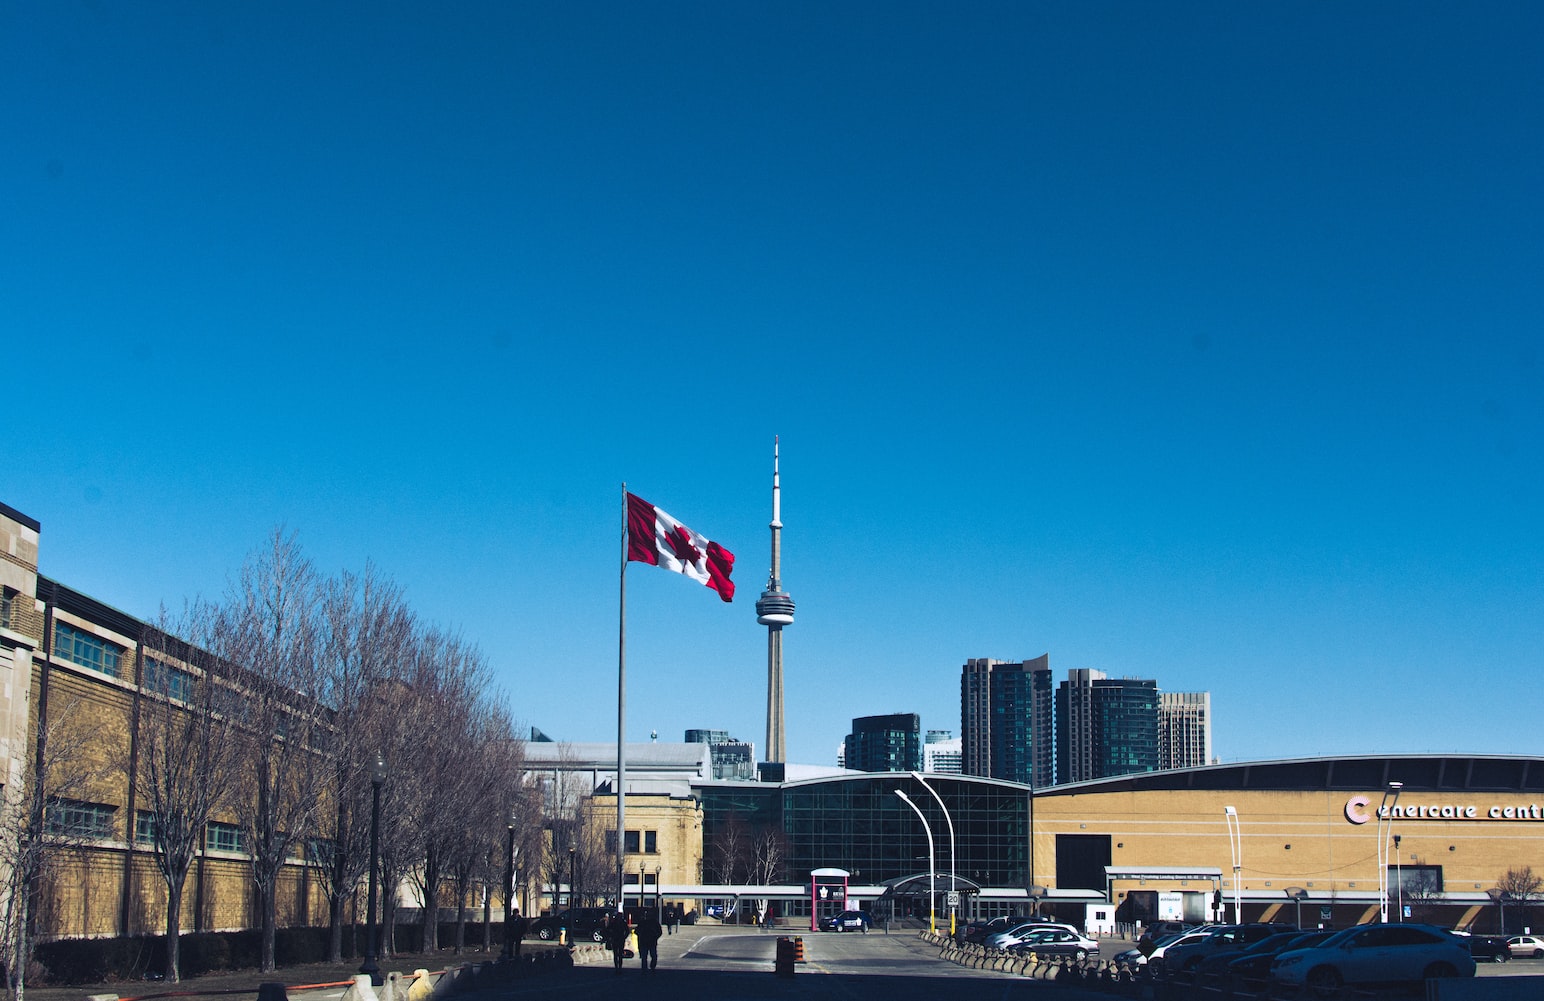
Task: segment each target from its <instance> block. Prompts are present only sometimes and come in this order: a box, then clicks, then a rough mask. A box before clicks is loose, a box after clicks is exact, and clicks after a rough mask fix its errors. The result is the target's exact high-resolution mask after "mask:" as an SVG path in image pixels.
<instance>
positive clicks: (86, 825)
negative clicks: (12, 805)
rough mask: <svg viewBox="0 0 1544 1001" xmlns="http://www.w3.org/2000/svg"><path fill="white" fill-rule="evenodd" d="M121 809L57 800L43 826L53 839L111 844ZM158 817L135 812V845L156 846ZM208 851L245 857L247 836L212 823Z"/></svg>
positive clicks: (207, 832)
mask: <svg viewBox="0 0 1544 1001" xmlns="http://www.w3.org/2000/svg"><path fill="white" fill-rule="evenodd" d="M117 824H118V808H117V807H116V806H110V805H108V804H106V803H89V802H85V801H83V800H78V799H53V800H50V801H49V802H48V805H47V808H46V809H45V810H44V814H43V825H44V828H45V829H46V830H47V831H48V833H49V834H50V835H53V836H54V837H61V838H72V839H92V840H101V841H107V840H111V839H112V838H113V837H114V836H115V835H116V833H117ZM155 824H156V818H155V814H153V813H151V812H150V811H148V810H136V811H134V843H135V844H140V845H151V844H154V843H155V830H156V828H155ZM204 848H205V849H207V850H209V851H216V852H237V853H245V852H246V850H247V838H246V832H245V831H243V830H242V829H241V828H240V827H238V826H237V825H235V824H224V823H220V822H219V821H210V822H209V823H208V824H207V825H205V827H204Z"/></svg>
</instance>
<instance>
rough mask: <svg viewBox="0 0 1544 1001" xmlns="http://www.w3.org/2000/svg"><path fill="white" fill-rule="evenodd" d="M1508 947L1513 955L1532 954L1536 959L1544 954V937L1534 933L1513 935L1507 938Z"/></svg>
mask: <svg viewBox="0 0 1544 1001" xmlns="http://www.w3.org/2000/svg"><path fill="white" fill-rule="evenodd" d="M1506 947H1507V948H1508V949H1510V950H1511V952H1512V955H1513V956H1532V957H1533V958H1534V959H1537V958H1539V957H1540V956H1544V938H1538V937H1536V936H1533V935H1513V936H1512V937H1511V938H1509V939H1507V940H1506Z"/></svg>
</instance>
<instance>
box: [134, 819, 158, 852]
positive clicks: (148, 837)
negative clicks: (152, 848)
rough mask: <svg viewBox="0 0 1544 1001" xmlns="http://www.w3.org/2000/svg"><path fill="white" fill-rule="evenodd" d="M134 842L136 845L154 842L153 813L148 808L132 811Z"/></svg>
mask: <svg viewBox="0 0 1544 1001" xmlns="http://www.w3.org/2000/svg"><path fill="white" fill-rule="evenodd" d="M134 843H135V844H136V845H153V844H155V814H153V813H151V812H150V811H149V810H135V811H134Z"/></svg>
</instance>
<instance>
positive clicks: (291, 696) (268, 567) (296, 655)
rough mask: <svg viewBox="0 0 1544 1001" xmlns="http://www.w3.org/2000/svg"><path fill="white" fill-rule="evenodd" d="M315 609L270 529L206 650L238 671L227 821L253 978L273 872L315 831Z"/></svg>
mask: <svg viewBox="0 0 1544 1001" xmlns="http://www.w3.org/2000/svg"><path fill="white" fill-rule="evenodd" d="M319 606H320V600H319V589H318V584H317V580H316V575H315V572H314V571H313V570H312V568H311V564H310V563H309V562H308V561H307V560H306V559H305V557H304V555H303V554H302V553H301V550H300V546H299V543H298V542H297V541H296V540H295V537H294V536H293V535H290V536H286V535H284V534H283V531H282V530H276V531H275V532H274V534H273V536H272V538H271V539H270V541H269V543H268V544H267V546H266V548H265V549H264V550H263V551H262V552H261V553H259V554H257V555H255V556H253V557H251V558H249V559H248V561H247V563H246V565H245V566H244V567H243V568H242V572H241V577H240V580H239V581H238V582H237V584H236V585H235V587H234V588H233V590H232V592H231V594H230V595H229V597H228V600H227V603H226V607H225V608H224V615H223V616H222V623H221V627H220V629H219V630H218V632H217V634H216V636H217V643H216V648H217V650H216V652H218V653H220V654H221V655H222V656H223V658H224V659H225V660H226V661H227V662H230V663H233V664H240V665H242V666H243V667H244V668H245V671H244V675H243V677H242V678H241V679H240V689H241V691H240V707H241V718H240V720H239V722H240V726H239V732H240V734H241V737H242V743H243V744H244V747H243V749H242V760H243V762H244V765H245V767H244V768H243V769H242V773H241V784H240V787H239V792H240V798H239V800H238V802H237V814H238V816H239V817H240V819H241V825H242V828H243V830H244V832H245V834H246V837H247V844H248V851H249V852H250V853H251V858H252V880H253V884H254V885H255V887H256V889H257V896H258V908H259V923H260V926H261V930H262V952H261V956H260V958H259V966H260V969H261V970H262V971H263V972H268V971H271V970H273V969H274V967H275V956H274V941H275V935H276V932H277V926H278V902H277V893H278V881H279V875H280V873H281V872H282V871H283V868H284V865H285V863H286V861H287V860H288V859H289V858H291V857H292V856H294V855H295V854H296V849H297V848H298V847H299V846H301V845H303V844H305V843H306V841H307V840H308V839H310V838H311V837H313V836H314V835H315V833H316V831H317V829H318V823H317V821H318V817H319V813H320V810H321V804H322V801H323V795H324V792H325V789H326V785H327V779H328V773H329V769H327V768H324V767H321V766H320V765H321V760H320V759H321V758H322V757H323V755H324V754H325V753H326V750H327V745H328V742H329V740H330V724H331V720H330V712H329V711H328V710H327V708H326V705H325V703H324V701H323V695H324V694H325V693H324V686H323V677H322V673H321V671H320V670H319V660H320V655H321V649H320V646H321V640H322V635H323V633H322V626H321V621H320V614H319Z"/></svg>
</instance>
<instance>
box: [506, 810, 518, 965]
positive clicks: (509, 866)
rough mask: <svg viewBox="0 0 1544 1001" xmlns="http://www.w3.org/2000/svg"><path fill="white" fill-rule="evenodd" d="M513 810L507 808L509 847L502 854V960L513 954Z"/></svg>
mask: <svg viewBox="0 0 1544 1001" xmlns="http://www.w3.org/2000/svg"><path fill="white" fill-rule="evenodd" d="M515 820H516V817H515V808H514V807H510V808H509V846H508V848H507V849H506V851H505V854H504V958H505V959H509V958H510V957H512V956H513V955H514V954H515V940H514V937H513V929H512V926H513V925H514V923H515V915H514V902H515Z"/></svg>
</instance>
